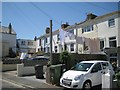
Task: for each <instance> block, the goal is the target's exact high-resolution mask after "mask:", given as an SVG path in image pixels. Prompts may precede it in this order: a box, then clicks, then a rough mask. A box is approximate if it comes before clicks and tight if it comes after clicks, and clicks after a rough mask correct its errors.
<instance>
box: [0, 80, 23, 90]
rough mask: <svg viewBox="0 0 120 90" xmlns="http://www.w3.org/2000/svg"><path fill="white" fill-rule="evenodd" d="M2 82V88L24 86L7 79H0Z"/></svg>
mask: <svg viewBox="0 0 120 90" xmlns="http://www.w3.org/2000/svg"><path fill="white" fill-rule="evenodd" d="M0 81H1V82H2V90H4V89H5V88H25V87H23V86H21V85H18V84H15V83H13V82H10V81H7V80H3V79H2V80H0Z"/></svg>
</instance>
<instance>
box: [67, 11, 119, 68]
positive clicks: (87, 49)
mask: <svg viewBox="0 0 120 90" xmlns="http://www.w3.org/2000/svg"><path fill="white" fill-rule="evenodd" d="M119 14H120V12H118V11H116V12H112V13H109V14H105V15H102V16H96V15H94V14H88V15H87V18H86V20H85V21H83V22H80V23H77V24H75V25H73V26H68V27H67V28H65V30H67V31H70V30H71V29H74V30H76V35H75V36H77V37H76V39H75V40H76V42H71V43H76V44H75V45H76V46H75V47H74V49H75V50H76V52H77V53H83V54H98V53H99V54H106V55H107V56H108V60H109V61H110V62H111V63H112V62H116V63H117V66H120V31H119V22H120V21H119V20H120V17H119Z"/></svg>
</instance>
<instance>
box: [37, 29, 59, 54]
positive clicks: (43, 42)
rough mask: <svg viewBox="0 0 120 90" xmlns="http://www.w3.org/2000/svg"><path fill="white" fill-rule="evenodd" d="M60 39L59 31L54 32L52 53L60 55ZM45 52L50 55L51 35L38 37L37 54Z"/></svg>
mask: <svg viewBox="0 0 120 90" xmlns="http://www.w3.org/2000/svg"><path fill="white" fill-rule="evenodd" d="M59 42H60V38H59V30H56V31H53V32H52V52H53V53H59V52H60V45H59ZM39 51H43V52H45V53H50V34H49V33H46V34H44V35H42V36H41V37H38V38H37V40H36V52H39Z"/></svg>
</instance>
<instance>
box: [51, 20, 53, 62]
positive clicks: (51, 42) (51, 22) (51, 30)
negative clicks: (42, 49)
mask: <svg viewBox="0 0 120 90" xmlns="http://www.w3.org/2000/svg"><path fill="white" fill-rule="evenodd" d="M52 63H53V62H52V20H50V64H52Z"/></svg>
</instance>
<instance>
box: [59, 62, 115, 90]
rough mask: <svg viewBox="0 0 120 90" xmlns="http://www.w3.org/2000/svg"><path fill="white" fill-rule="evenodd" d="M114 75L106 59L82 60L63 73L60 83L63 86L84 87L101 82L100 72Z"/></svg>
mask: <svg viewBox="0 0 120 90" xmlns="http://www.w3.org/2000/svg"><path fill="white" fill-rule="evenodd" d="M108 70H110V72H111V75H114V71H113V68H112V65H111V64H110V63H109V62H108V61H82V62H80V63H78V64H76V65H75V66H73V67H72V68H71V69H70V70H68V71H66V72H64V73H63V75H62V77H61V78H60V85H61V86H63V87H65V88H74V89H79V88H80V89H83V88H84V89H85V88H91V87H92V86H96V85H100V84H102V74H105V73H108Z"/></svg>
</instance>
